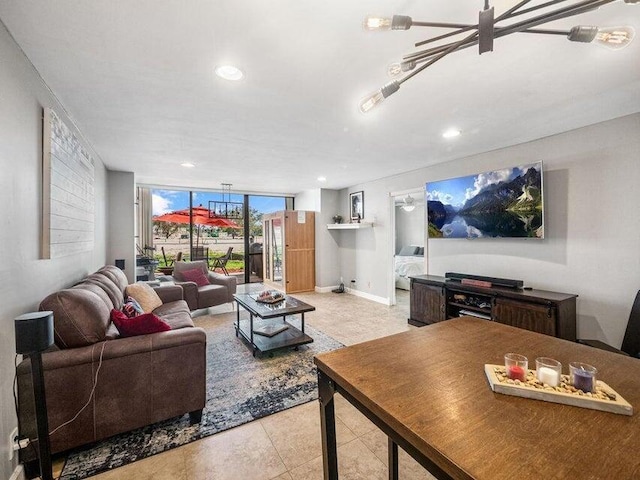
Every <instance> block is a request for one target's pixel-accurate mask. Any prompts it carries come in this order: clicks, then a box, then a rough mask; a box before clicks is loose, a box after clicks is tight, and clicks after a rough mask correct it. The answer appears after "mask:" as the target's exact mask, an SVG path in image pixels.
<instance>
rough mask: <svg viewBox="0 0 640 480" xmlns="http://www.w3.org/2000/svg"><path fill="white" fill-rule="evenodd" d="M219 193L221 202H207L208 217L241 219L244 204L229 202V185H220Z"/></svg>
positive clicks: (230, 185)
mask: <svg viewBox="0 0 640 480" xmlns="http://www.w3.org/2000/svg"><path fill="white" fill-rule="evenodd" d="M220 185H222V189H221V192H220V196H221V197H222V199H221V200H210V201H209V217H211V218H229V219H231V220H238V219H240V218H242V211H243V208H244V203H242V202H233V201H231V187H232V184H231V183H221V184H220Z"/></svg>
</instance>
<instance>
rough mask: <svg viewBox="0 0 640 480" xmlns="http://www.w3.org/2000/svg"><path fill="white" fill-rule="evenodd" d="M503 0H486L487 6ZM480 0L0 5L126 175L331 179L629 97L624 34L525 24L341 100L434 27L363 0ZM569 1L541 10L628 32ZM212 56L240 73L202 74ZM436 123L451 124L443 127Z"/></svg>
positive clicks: (390, 167)
mask: <svg viewBox="0 0 640 480" xmlns="http://www.w3.org/2000/svg"><path fill="white" fill-rule="evenodd" d="M515 3H516V1H515V0H512V1H507V0H498V1H497V2H493V3H492V4H493V5H495V6H496V10H497V12H498V13H500V12H502V11H504V10H505V9H506V8H508V7H509V6H512V5H514V4H515ZM536 3H538V2H535V1H534V2H533V3H532V4H536ZM482 5H483V2H482V1H480V0H476V1H470V0H465V1H462V0H458V1H456V2H452V1H451V0H430V1H428V2H425V1H415V0H414V1H411V0H406V1H401V0H391V1H390V0H387V1H381V0H374V1H369V2H366V3H365V2H346V1H341V0H325V1H323V2H317V1H316V2H312V1H310V0H295V1H294V0H288V1H283V2H260V1H255V0H254V1H250V0H215V1H213V0H207V1H204V0H190V1H189V2H184V1H179V0H163V1H160V2H158V1H156V0H154V1H151V0H143V1H140V0H139V1H135V2H132V1H130V0H112V1H82V0H55V1H42V0H19V1H18V0H0V18H1V19H2V21H3V22H4V23H5V25H6V26H7V28H8V29H9V30H10V32H11V33H12V34H13V36H14V37H15V39H16V41H17V42H18V43H19V44H20V46H21V47H22V49H23V50H24V51H25V53H26V54H27V56H28V57H29V59H30V60H31V61H32V62H33V64H34V65H35V67H36V68H37V69H38V71H39V72H40V74H41V75H42V77H43V78H44V79H45V81H46V82H47V84H48V85H49V86H50V87H51V89H52V90H53V91H54V92H55V94H56V95H57V96H58V98H59V99H60V100H61V102H62V103H63V105H64V106H65V107H66V109H67V110H68V112H69V113H70V115H71V116H72V118H73V119H74V120H75V121H76V123H77V125H78V126H79V128H80V129H81V130H82V132H83V133H84V135H85V136H86V138H87V139H88V141H89V142H91V144H92V145H93V147H94V148H95V150H96V151H97V153H98V154H99V155H100V157H101V158H102V159H103V161H104V162H105V164H106V165H107V167H108V168H110V169H114V170H125V171H131V170H134V171H135V172H136V178H137V180H138V181H139V182H141V183H150V184H156V185H167V186H190V187H197V188H219V186H220V183H222V182H226V183H232V184H233V189H234V190H239V191H255V192H281V193H296V192H299V191H302V190H305V189H310V188H317V187H324V188H344V187H347V186H350V185H354V184H357V183H362V182H365V181H369V180H373V179H377V178H381V177H385V176H389V175H393V174H397V173H402V172H406V171H410V170H413V169H417V168H420V167H424V166H427V165H431V164H434V163H438V162H443V161H448V160H452V159H455V158H460V157H464V156H467V155H471V154H474V153H479V152H485V151H489V150H492V149H496V148H500V147H504V146H507V145H513V144H517V143H521V142H524V141H528V140H533V139H536V138H540V137H544V136H548V135H552V134H555V133H559V132H562V131H567V130H571V129H574V128H578V127H581V126H584V125H588V124H592V123H597V122H600V121H604V120H608V119H611V118H615V117H619V116H623V115H627V114H630V113H634V112H638V111H640V61H639V59H640V41H639V40H640V37H639V38H638V39H636V41H635V42H634V43H632V44H631V45H630V46H629V47H628V48H626V49H624V50H622V51H618V52H612V51H608V50H605V49H602V48H598V47H596V46H593V45H589V44H579V43H573V42H569V41H567V40H566V39H564V38H563V37H559V36H558V37H556V36H547V35H527V34H516V35H511V36H508V37H506V38H503V39H498V40H496V43H495V48H494V52H493V53H489V54H485V55H482V56H479V55H478V53H477V50H476V49H474V48H470V49H467V50H465V51H461V52H457V53H454V54H453V55H450V56H449V57H446V58H444V59H443V60H442V61H441V62H439V63H437V64H435V65H433V66H432V67H430V68H428V69H427V70H425V71H424V72H422V73H421V74H419V75H418V76H416V77H415V78H413V79H412V80H410V81H408V82H407V83H405V84H403V86H402V88H401V90H400V91H399V92H398V93H396V94H395V95H393V96H392V97H390V98H389V99H387V101H386V102H385V103H384V105H382V106H381V107H380V108H379V109H377V110H375V111H373V112H370V113H369V114H368V115H362V114H360V113H359V112H358V111H357V103H358V101H359V100H360V99H361V98H362V97H363V96H365V95H366V94H367V93H370V92H372V91H374V90H376V89H378V88H379V87H380V86H382V85H383V84H385V83H387V82H388V81H389V79H388V78H387V76H386V66H387V65H388V64H389V63H392V62H393V61H398V60H399V59H400V57H401V55H403V54H406V53H410V52H412V51H413V43H414V42H416V41H419V40H422V39H425V38H427V37H428V36H431V35H432V34H434V32H435V31H434V30H431V29H424V28H422V29H421V28H413V29H411V30H410V31H408V32H386V33H367V32H364V31H363V30H362V28H361V22H362V19H363V17H364V15H365V14H368V13H375V14H383V15H387V14H388V15H391V14H393V13H397V14H406V15H410V16H412V17H413V18H414V19H416V20H423V21H427V20H429V21H448V22H457V23H460V22H462V23H475V22H476V21H477V14H478V11H479V10H480V9H481V8H482ZM579 18H580V19H579V20H578V19H577V18H573V19H569V20H564V21H561V22H556V23H555V24H550V25H549V27H557V28H563V27H564V28H568V27H571V26H573V25H576V24H593V25H603V26H604V25H610V26H614V25H633V26H634V27H635V28H636V30H637V31H638V33H639V34H640V5H635V6H634V5H627V4H625V3H623V2H622V0H618V1H617V2H615V3H613V4H611V5H608V6H605V7H602V8H601V9H600V10H599V11H596V12H591V13H588V14H585V15H582V16H581V17H579ZM441 32H442V31H438V32H437V33H441ZM224 63H232V64H234V65H237V66H239V67H241V68H242V69H243V70H244V71H245V73H246V77H245V79H243V80H242V81H241V82H238V83H231V82H228V81H224V80H221V79H219V78H217V77H215V76H214V74H213V68H214V66H215V65H219V64H224ZM452 126H455V127H457V128H459V129H461V130H462V131H463V135H462V136H461V137H459V138H457V139H453V140H445V139H443V138H442V137H441V133H442V132H443V131H444V130H445V129H447V128H449V127H452ZM185 161H189V162H193V163H195V164H196V168H193V169H185V168H183V167H180V166H179V164H180V163H181V162H185ZM321 175H322V176H326V177H327V181H326V182H325V183H319V182H318V181H317V177H318V176H321ZM424 180H425V179H416V185H421V184H422V183H424Z"/></svg>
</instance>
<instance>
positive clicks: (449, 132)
mask: <svg viewBox="0 0 640 480" xmlns="http://www.w3.org/2000/svg"><path fill="white" fill-rule="evenodd" d="M461 134H462V132H461V131H460V130H458V129H456V128H450V129H449V130H447V131H446V132H444V133H443V134H442V136H443V137H444V138H454V137H459V136H460V135H461Z"/></svg>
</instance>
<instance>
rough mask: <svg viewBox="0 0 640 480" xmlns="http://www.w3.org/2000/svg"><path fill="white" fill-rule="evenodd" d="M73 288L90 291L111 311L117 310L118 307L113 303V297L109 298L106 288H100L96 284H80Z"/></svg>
mask: <svg viewBox="0 0 640 480" xmlns="http://www.w3.org/2000/svg"><path fill="white" fill-rule="evenodd" d="M71 288H74V289H75V288H81V289H83V290H89V291H90V292H93V293H95V294H96V295H98V296H99V297H100V298H101V299H102V301H103V302H104V304H105V305H106V306H107V308H108V309H109V310H111V309H112V308H116V306H115V305H114V304H113V302H112V301H111V297H109V295H107V292H105V291H104V288H102V287H100V286H99V285H96V284H95V283H91V282H80V283H78V284H77V285H74V286H73V287H71Z"/></svg>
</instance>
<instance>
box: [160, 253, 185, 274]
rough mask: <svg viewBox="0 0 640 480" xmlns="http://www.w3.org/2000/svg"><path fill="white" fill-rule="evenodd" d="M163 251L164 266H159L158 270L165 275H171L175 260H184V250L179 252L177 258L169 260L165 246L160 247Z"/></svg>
mask: <svg viewBox="0 0 640 480" xmlns="http://www.w3.org/2000/svg"><path fill="white" fill-rule="evenodd" d="M160 250H161V251H162V258H163V259H164V265H165V266H164V267H158V268H157V270H158V271H159V272H160V273H163V274H164V275H171V274H172V273H173V265H174V263H175V262H179V261H180V260H182V252H178V254H177V255H176V258H169V259H168V260H167V255H166V253H165V251H164V247H160Z"/></svg>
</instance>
